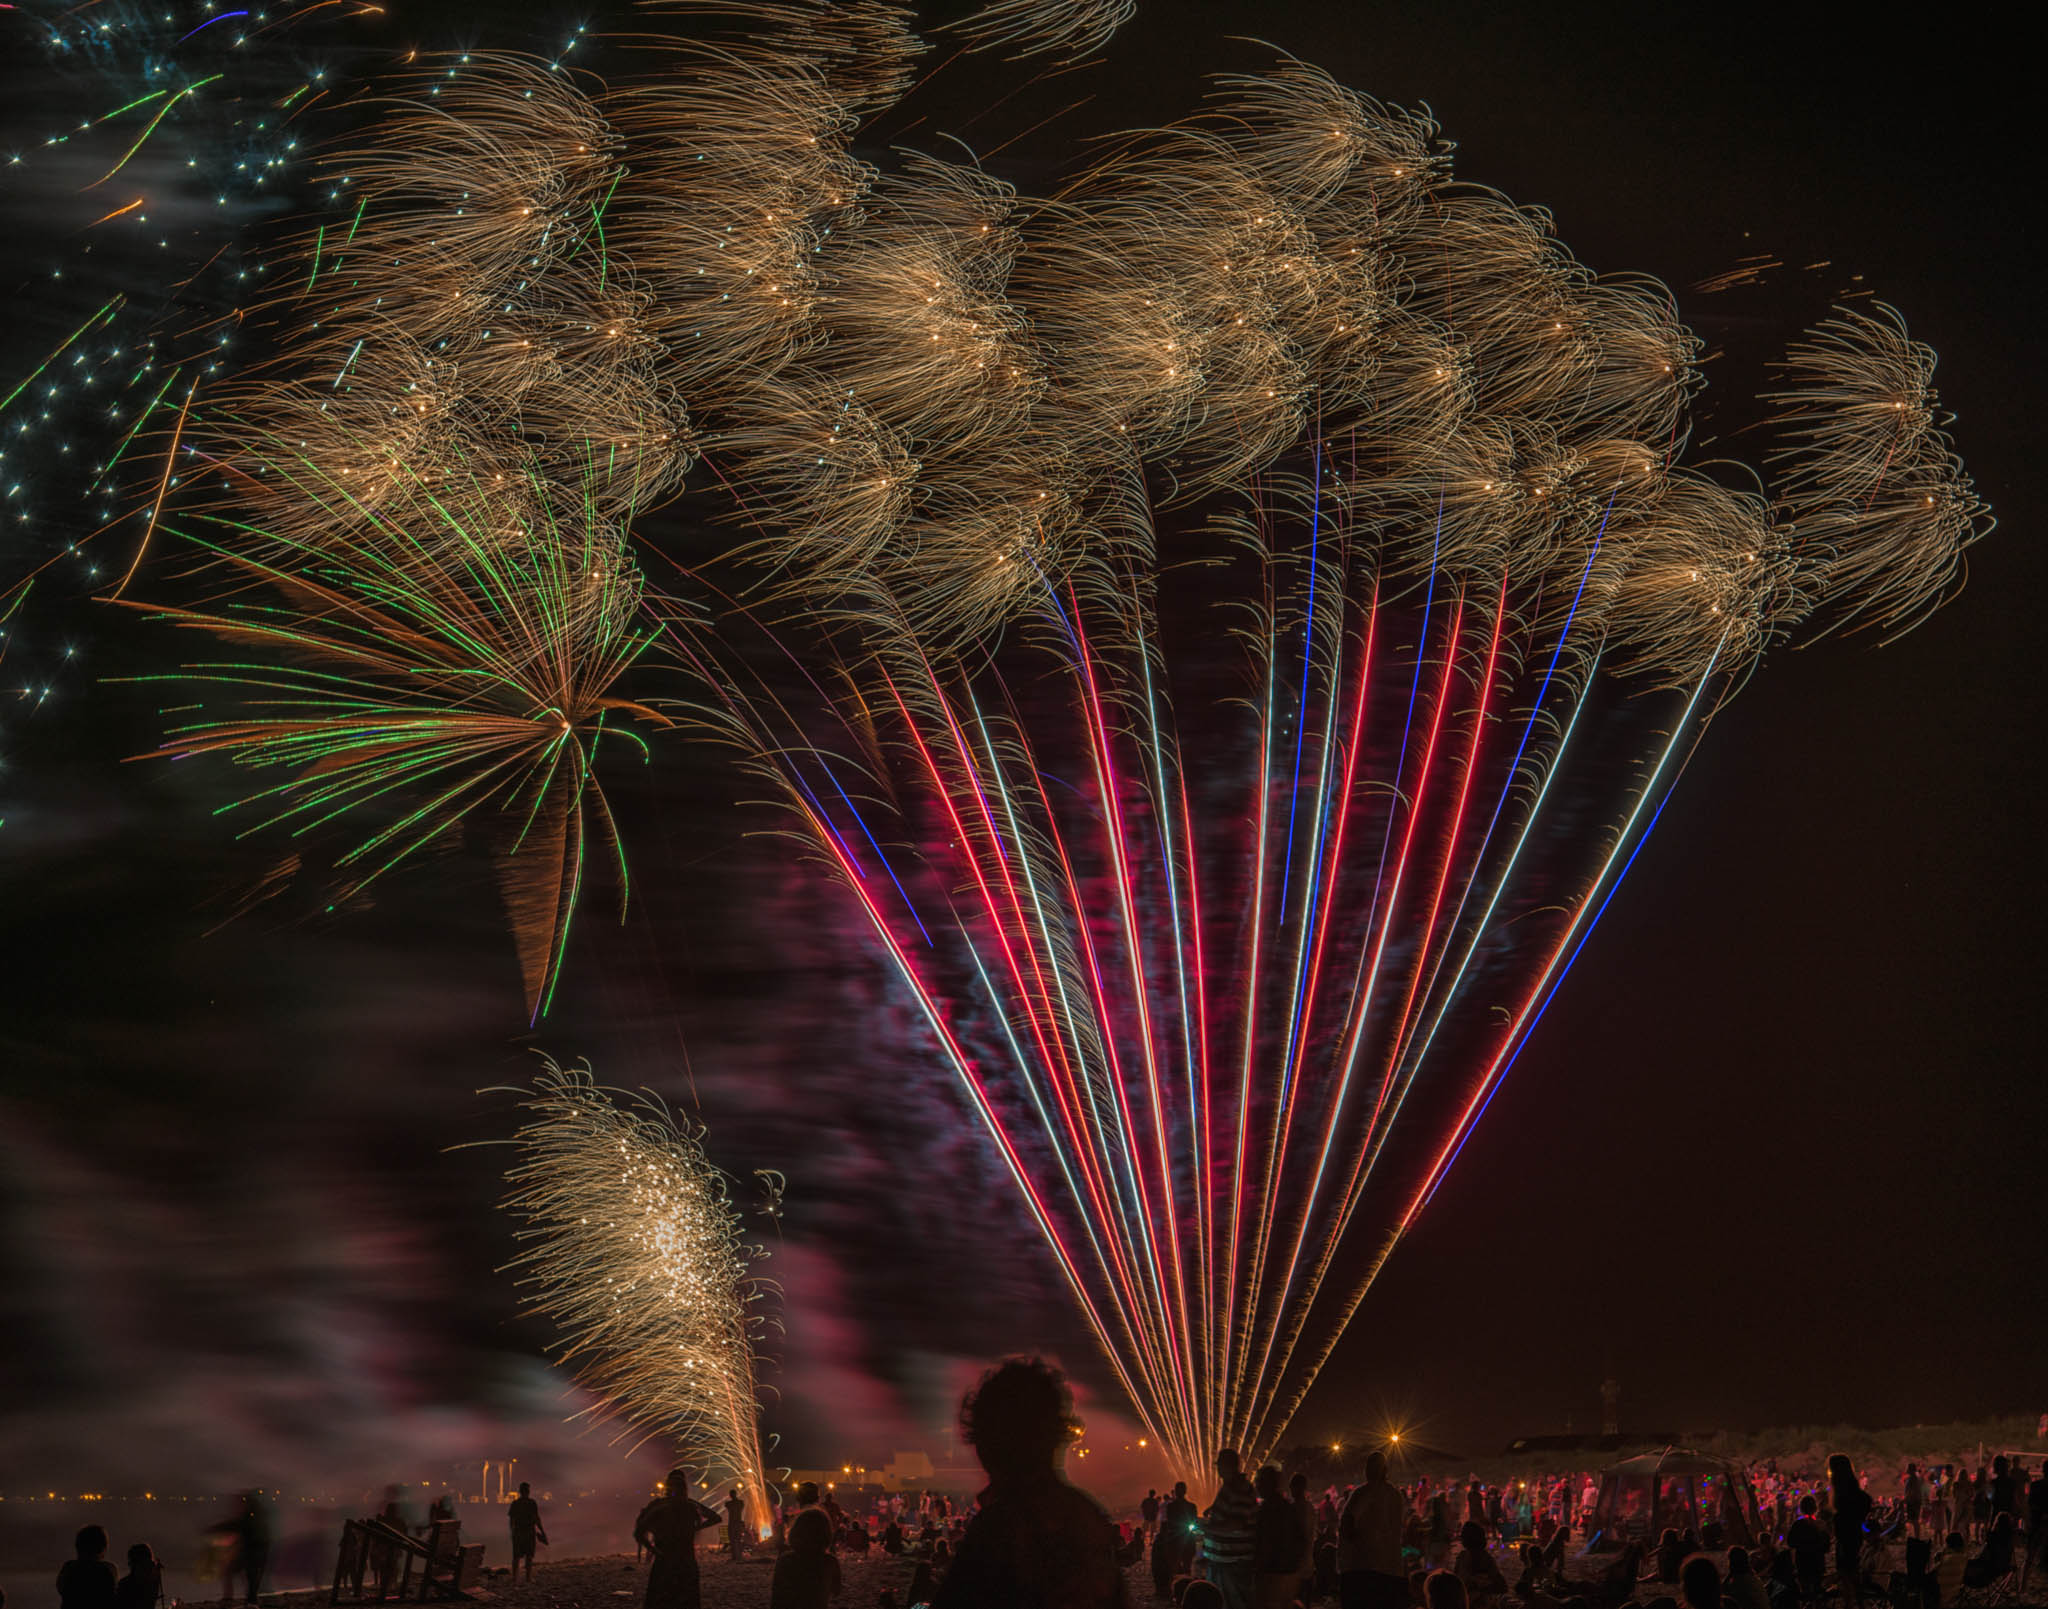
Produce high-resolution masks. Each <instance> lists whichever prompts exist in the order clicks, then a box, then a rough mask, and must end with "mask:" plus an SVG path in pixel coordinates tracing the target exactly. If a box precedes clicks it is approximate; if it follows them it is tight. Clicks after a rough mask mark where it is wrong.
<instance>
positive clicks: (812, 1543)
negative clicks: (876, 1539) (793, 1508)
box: [768, 1508, 839, 1609]
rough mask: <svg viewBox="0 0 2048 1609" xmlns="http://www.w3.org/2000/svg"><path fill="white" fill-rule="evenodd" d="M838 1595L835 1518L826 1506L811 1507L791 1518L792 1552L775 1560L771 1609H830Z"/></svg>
mask: <svg viewBox="0 0 2048 1609" xmlns="http://www.w3.org/2000/svg"><path fill="white" fill-rule="evenodd" d="M838 1594H839V1561H838V1560H837V1559H835V1558H833V1557H832V1517H831V1516H830V1515H829V1514H827V1513H826V1512H825V1511H824V1510H823V1509H819V1508H807V1509H805V1510H804V1511H803V1512H802V1513H800V1514H799V1515H797V1517H796V1518H795V1519H794V1520H792V1521H790V1525H789V1551H788V1552H786V1553H784V1554H783V1555H782V1557H781V1558H779V1559H777V1560H776V1561H775V1579H774V1580H773V1581H772V1582H771V1583H770V1584H769V1588H768V1609H826V1606H827V1605H828V1604H830V1603H831V1601H832V1600H833V1599H834V1598H835V1597H837V1596H838Z"/></svg>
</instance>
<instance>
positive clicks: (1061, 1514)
mask: <svg viewBox="0 0 2048 1609" xmlns="http://www.w3.org/2000/svg"><path fill="white" fill-rule="evenodd" d="M1073 1410H1074V1404H1073V1399H1072V1398H1071V1397H1070V1396H1069V1395H1068V1394H1067V1386H1066V1381H1065V1379H1064V1377H1063V1376H1062V1375H1061V1374H1060V1372H1059V1371H1058V1370H1057V1369H1054V1368H1052V1367H1051V1366H1050V1365H1048V1364H1046V1363H1044V1362H1042V1361H1040V1360H1039V1359H1037V1358H1030V1359H1024V1358H1012V1359H1011V1360H1010V1361H1009V1362H1007V1363H1005V1364H1003V1365H1002V1366H1001V1367H1000V1368H997V1369H995V1370H992V1371H991V1372H990V1373H989V1374H987V1375H985V1376H983V1378H982V1382H981V1384H980V1385H979V1386H978V1387H976V1388H975V1390H974V1391H973V1393H972V1394H970V1395H969V1397H968V1398H967V1400H966V1402H965V1403H963V1404H962V1405H961V1410H960V1420H961V1428H962V1430H963V1431H964V1432H965V1433H966V1437H967V1440H968V1441H969V1442H971V1443H972V1444H973V1446H974V1453H975V1456H976V1457H977V1458H979V1459H980V1460H981V1467H982V1468H983V1469H985V1470H986V1471H988V1485H987V1486H986V1487H985V1488H984V1489H983V1490H982V1493H981V1497H980V1507H979V1509H978V1511H977V1512H976V1513H975V1516H974V1518H973V1519H972V1520H970V1521H969V1522H968V1525H967V1534H966V1535H965V1536H964V1537H962V1538H961V1541H960V1552H959V1555H958V1557H957V1558H955V1559H954V1561H953V1566H952V1568H951V1569H950V1570H948V1571H947V1572H946V1577H945V1580H944V1581H943V1582H942V1583H940V1586H939V1590H938V1592H937V1594H936V1595H935V1596H934V1597H933V1599H932V1602H933V1605H934V1609H1124V1601H1125V1600H1124V1576H1123V1570H1122V1568H1121V1567H1120V1566H1119V1564H1118V1562H1117V1534H1116V1527H1115V1526H1113V1525H1111V1524H1110V1523H1109V1516H1108V1515H1106V1514H1105V1513H1103V1511H1102V1509H1101V1507H1100V1505H1098V1504H1097V1503H1096V1501H1095V1499H1093V1498H1092V1497H1090V1496H1089V1495H1088V1494H1087V1493H1086V1492H1083V1491H1080V1490H1078V1489H1076V1488H1075V1487H1073V1486H1070V1485H1069V1484H1068V1483H1067V1481H1066V1478H1065V1477H1064V1475H1063V1474H1062V1473H1061V1471H1060V1459H1061V1455H1062V1454H1063V1453H1064V1452H1065V1450H1066V1446H1067V1443H1068V1442H1069V1441H1070V1440H1071V1439H1072V1437H1073V1432H1074V1417H1073Z"/></svg>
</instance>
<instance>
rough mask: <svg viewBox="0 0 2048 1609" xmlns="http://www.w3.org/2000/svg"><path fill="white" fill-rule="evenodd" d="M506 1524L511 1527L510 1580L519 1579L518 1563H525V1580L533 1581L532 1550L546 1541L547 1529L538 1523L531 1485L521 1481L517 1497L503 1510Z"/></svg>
mask: <svg viewBox="0 0 2048 1609" xmlns="http://www.w3.org/2000/svg"><path fill="white" fill-rule="evenodd" d="M505 1520H506V1523H507V1524H509V1525H510V1526H511V1527H512V1579H513V1580H514V1581H517V1580H518V1579H519V1561H520V1560H521V1559H524V1560H525V1561H526V1579H527V1580H529V1581H531V1580H532V1579H533V1550H534V1546H535V1544H537V1543H541V1542H545V1541H547V1539H548V1532H547V1527H546V1526H544V1525H542V1524H541V1522H540V1504H538V1503H536V1502H535V1501H534V1500H533V1483H532V1482H531V1481H521V1482H520V1483H519V1495H518V1496H517V1497H515V1498H513V1499H512V1506H511V1507H510V1508H508V1509H506V1510H505Z"/></svg>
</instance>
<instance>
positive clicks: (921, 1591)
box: [903, 1564, 939, 1609]
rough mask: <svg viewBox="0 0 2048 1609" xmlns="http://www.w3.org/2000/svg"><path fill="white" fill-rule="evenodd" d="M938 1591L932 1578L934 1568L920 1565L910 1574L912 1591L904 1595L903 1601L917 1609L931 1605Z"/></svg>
mask: <svg viewBox="0 0 2048 1609" xmlns="http://www.w3.org/2000/svg"><path fill="white" fill-rule="evenodd" d="M938 1590H939V1589H938V1586H937V1584H936V1582H935V1580H934V1579H933V1576H932V1567H931V1566H930V1565H929V1564H920V1565H918V1567H917V1568H916V1569H915V1570H913V1571H911V1573H910V1591H909V1592H908V1593H906V1594H905V1595H904V1599H903V1601H904V1602H905V1603H907V1604H909V1605H911V1606H912V1609H916V1606H917V1605H919V1604H927V1603H930V1602H931V1601H932V1598H933V1597H934V1595H936V1594H937V1592H938Z"/></svg>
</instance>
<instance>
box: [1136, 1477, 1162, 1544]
mask: <svg viewBox="0 0 2048 1609" xmlns="http://www.w3.org/2000/svg"><path fill="white" fill-rule="evenodd" d="M1138 1513H1139V1514H1140V1515H1141V1516H1142V1517H1143V1518H1144V1521H1145V1535H1146V1537H1147V1539H1148V1540H1149V1539H1150V1537H1151V1535H1152V1533H1153V1532H1154V1531H1156V1530H1157V1529H1158V1528H1159V1494H1158V1492H1156V1491H1154V1490H1153V1489H1152V1488H1150V1487H1147V1488H1146V1489H1145V1501H1144V1502H1142V1503H1140V1504H1139V1505H1138Z"/></svg>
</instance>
